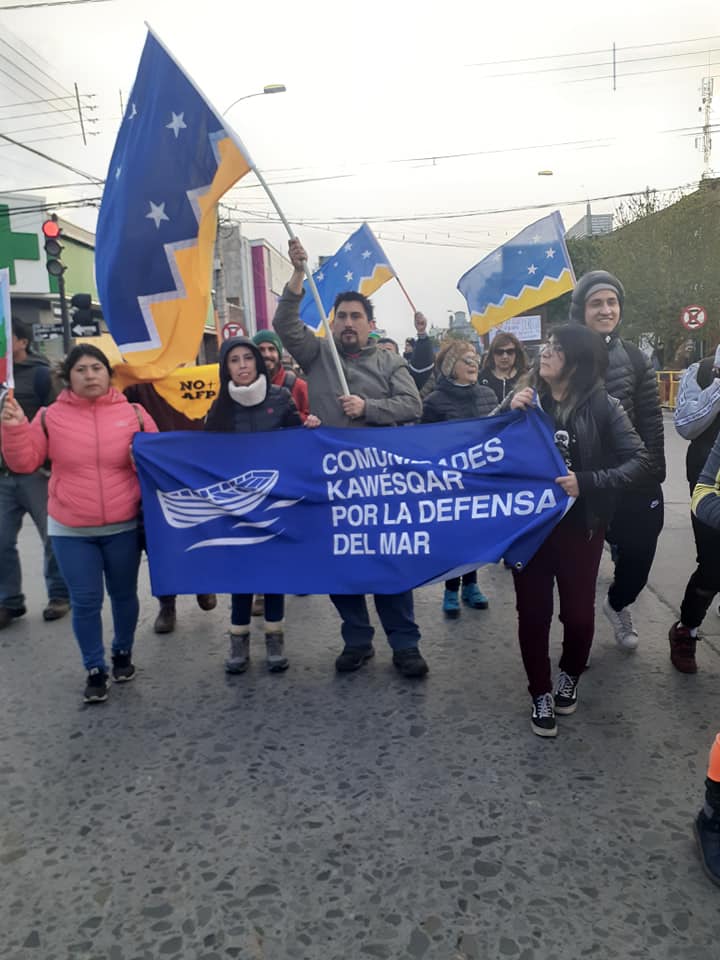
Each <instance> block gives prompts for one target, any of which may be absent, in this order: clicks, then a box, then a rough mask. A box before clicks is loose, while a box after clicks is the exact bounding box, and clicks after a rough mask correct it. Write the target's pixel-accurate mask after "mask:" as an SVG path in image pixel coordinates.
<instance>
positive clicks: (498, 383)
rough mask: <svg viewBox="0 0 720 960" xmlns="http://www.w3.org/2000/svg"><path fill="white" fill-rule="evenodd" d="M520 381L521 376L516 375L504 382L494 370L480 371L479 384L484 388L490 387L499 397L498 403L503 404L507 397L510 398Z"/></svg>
mask: <svg viewBox="0 0 720 960" xmlns="http://www.w3.org/2000/svg"><path fill="white" fill-rule="evenodd" d="M519 379H520V374H519V373H516V374H515V376H514V377H508V379H507V380H503V379H502V377H496V376H495V374H494V373H493V372H492V370H489V369H487V368H485V369H483V370H481V371H480V376H479V377H478V383H480V384H482V386H484V387H490V389H491V390H492V391H493V392H494V393H495V396H496V397H497V402H498V403H502V402H503V400H504V399H505V397H508V396H510V394H511V393H512V392H513V390H514V389H515V387H516V385H517V382H518V380H519Z"/></svg>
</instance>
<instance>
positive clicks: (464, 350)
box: [440, 340, 480, 380]
mask: <svg viewBox="0 0 720 960" xmlns="http://www.w3.org/2000/svg"><path fill="white" fill-rule="evenodd" d="M469 353H472V354H473V355H474V356H476V357H477V362H478V366H480V357H478V356H477V354H476V352H475V348H474V347H473V345H472V344H471V343H468V341H467V340H453V341H452V342H451V343H450V344H449V345H448V346H447V347H446V348H445V349H444V350H443V352H442V357H441V359H440V373H441V374H442V375H443V376H444V377H446V378H447V379H448V380H452V379H453V373H454V372H455V364H456V363H457V362H458V360H462V358H463V357H466V356H467V355H468V354H469Z"/></svg>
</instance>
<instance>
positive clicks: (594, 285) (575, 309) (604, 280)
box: [570, 270, 625, 323]
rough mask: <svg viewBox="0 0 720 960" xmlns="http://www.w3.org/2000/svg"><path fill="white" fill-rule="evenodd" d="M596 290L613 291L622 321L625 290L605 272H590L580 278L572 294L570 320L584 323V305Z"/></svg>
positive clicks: (615, 278)
mask: <svg viewBox="0 0 720 960" xmlns="http://www.w3.org/2000/svg"><path fill="white" fill-rule="evenodd" d="M598 290H614V291H615V293H616V294H617V298H618V303H619V304H620V320H622V311H623V305H624V303H625V288H624V287H623V285H622V284H621V283H620V281H619V280H618V278H617V277H615V276H613V275H612V273H608V272H607V271H606V270H591V271H590V272H589V273H585V274H583V276H582V277H580V279H579V280H578V282H577V284H576V286H575V289H574V290H573V292H572V299H571V301H570V319H571V320H572V321H573V322H574V323H585V304H586V303H587V302H588V300H589V299H590V297H591V296H592V295H593V294H594V293H597V291H598Z"/></svg>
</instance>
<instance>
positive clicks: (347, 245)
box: [343, 243, 352, 253]
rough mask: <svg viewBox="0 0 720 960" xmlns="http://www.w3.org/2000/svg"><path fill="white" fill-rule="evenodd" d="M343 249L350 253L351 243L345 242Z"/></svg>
mask: <svg viewBox="0 0 720 960" xmlns="http://www.w3.org/2000/svg"><path fill="white" fill-rule="evenodd" d="M343 250H344V251H345V253H350V251H351V250H352V244H351V243H346V244H345V246H344V247H343Z"/></svg>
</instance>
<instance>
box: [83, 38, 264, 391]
mask: <svg viewBox="0 0 720 960" xmlns="http://www.w3.org/2000/svg"><path fill="white" fill-rule="evenodd" d="M251 168H252V162H251V160H250V158H249V155H248V153H247V151H246V150H245V148H244V147H243V145H242V143H241V142H240V140H239V139H238V137H237V136H236V135H235V133H234V132H233V131H232V130H230V129H229V128H228V127H227V126H226V125H225V123H224V122H223V120H222V119H221V117H220V116H219V114H218V113H217V112H216V111H215V110H214V109H213V108H212V107H210V106H209V104H208V103H207V101H206V100H205V98H204V96H203V95H202V94H201V93H200V91H199V90H198V89H197V88H196V87H195V86H194V84H193V83H192V82H191V80H190V79H189V78H188V77H187V76H186V75H185V73H184V72H183V71H182V69H181V68H180V67H179V66H178V64H177V63H176V62H175V61H174V60H173V59H172V57H171V56H170V55H169V54H168V53H167V51H166V50H165V49H164V47H163V46H162V45H161V43H160V42H159V41H158V39H157V38H156V37H155V36H154V35H153V34H152V33H148V36H147V40H146V41H145V48H144V50H143V53H142V57H141V58H140V66H139V67H138V72H137V77H136V78H135V84H134V86H133V89H132V93H131V94H130V98H129V102H128V106H127V110H126V112H125V117H124V118H123V121H122V125H121V127H120V132H119V133H118V138H117V142H116V143H115V149H114V151H113V155H112V160H111V161H110V169H109V170H108V174H107V179H106V182H105V191H104V193H103V199H102V206H101V207H100V216H99V219H98V226H97V236H96V248H95V274H96V279H97V288H98V291H99V294H100V301H101V303H102V307H103V313H104V316H105V320H106V321H107V325H108V328H109V329H110V332H111V333H112V335H113V338H114V339H115V342H116V343H117V344H118V346H119V347H120V349H121V351H122V353H123V354H124V355H126V359H128V361H129V363H130V366H131V367H132V372H133V374H135V376H134V377H133V379H147V380H155V379H158V378H159V377H162V376H163V375H164V374H166V373H169V372H170V371H171V370H174V369H175V368H176V367H177V366H178V365H179V364H181V363H188V362H192V361H194V359H195V356H196V354H197V351H198V347H199V345H200V341H201V339H202V334H203V328H204V326H205V320H206V317H207V315H208V307H209V303H210V289H211V272H212V257H213V246H214V243H215V232H216V224H217V212H216V204H217V201H218V200H219V198H220V197H222V195H223V194H224V193H226V191H227V190H229V189H230V187H232V185H233V184H234V183H236V182H237V181H238V180H239V179H240V178H241V177H242V176H243V175H244V174H246V173H247V172H248V171H249V170H250V169H251Z"/></svg>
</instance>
